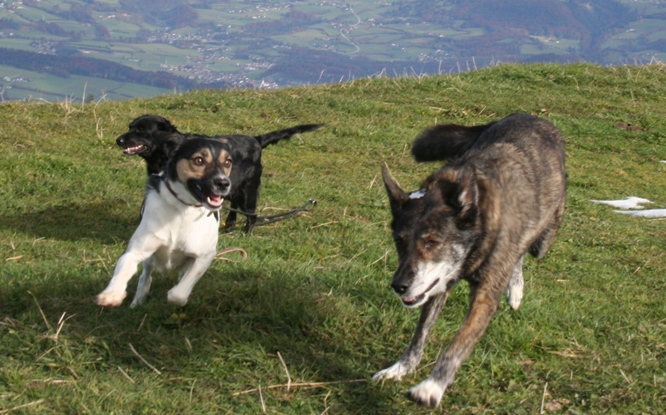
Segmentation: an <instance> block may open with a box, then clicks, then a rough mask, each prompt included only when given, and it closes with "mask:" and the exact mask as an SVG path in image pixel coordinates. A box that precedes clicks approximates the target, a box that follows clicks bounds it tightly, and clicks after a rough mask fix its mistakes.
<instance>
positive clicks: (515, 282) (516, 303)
mask: <svg viewBox="0 0 666 415" xmlns="http://www.w3.org/2000/svg"><path fill="white" fill-rule="evenodd" d="M523 258H524V256H523V257H521V258H520V260H518V263H517V264H516V265H515V266H514V268H513V273H512V274H511V279H510V280H509V285H508V286H507V287H506V299H507V301H508V303H509V305H510V306H511V308H512V309H514V310H518V308H519V307H520V303H521V302H522V300H523V290H524V288H525V281H524V280H523Z"/></svg>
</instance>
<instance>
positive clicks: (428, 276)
mask: <svg viewBox="0 0 666 415" xmlns="http://www.w3.org/2000/svg"><path fill="white" fill-rule="evenodd" d="M461 265H462V264H461V263H459V262H450V261H442V262H433V261H424V262H420V263H419V264H417V266H416V273H415V275H414V282H413V283H412V284H411V285H410V287H409V290H408V291H407V292H406V293H405V294H403V295H400V297H401V298H403V299H404V298H411V297H416V296H419V295H421V294H424V293H425V296H424V297H423V299H422V300H421V301H419V302H418V303H416V304H413V305H410V306H409V307H410V308H414V307H419V306H421V305H423V303H425V302H426V301H427V300H428V298H430V297H431V296H433V295H434V294H440V293H443V292H444V291H446V287H447V285H448V283H449V281H451V280H452V279H454V278H456V276H457V274H458V272H459V271H460V267H461ZM437 279H439V282H437V285H435V286H434V287H432V288H431V289H430V290H429V291H428V292H427V293H426V290H428V288H430V286H431V285H432V284H433V283H434V282H435V281H436V280H437Z"/></svg>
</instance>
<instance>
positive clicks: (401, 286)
mask: <svg viewBox="0 0 666 415" xmlns="http://www.w3.org/2000/svg"><path fill="white" fill-rule="evenodd" d="M391 287H392V288H393V291H395V292H396V293H397V294H404V293H406V292H407V289H408V288H409V285H407V284H405V283H403V282H402V281H398V282H396V281H393V283H392V284H391Z"/></svg>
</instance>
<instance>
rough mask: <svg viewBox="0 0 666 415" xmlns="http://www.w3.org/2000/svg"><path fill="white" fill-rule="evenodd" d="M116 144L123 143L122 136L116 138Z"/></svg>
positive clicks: (120, 144)
mask: <svg viewBox="0 0 666 415" xmlns="http://www.w3.org/2000/svg"><path fill="white" fill-rule="evenodd" d="M116 144H118V145H119V146H122V145H123V144H125V139H124V138H123V137H118V138H116Z"/></svg>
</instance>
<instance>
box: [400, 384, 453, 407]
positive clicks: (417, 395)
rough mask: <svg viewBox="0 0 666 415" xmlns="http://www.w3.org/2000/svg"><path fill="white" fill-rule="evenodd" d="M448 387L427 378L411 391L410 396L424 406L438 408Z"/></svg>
mask: <svg viewBox="0 0 666 415" xmlns="http://www.w3.org/2000/svg"><path fill="white" fill-rule="evenodd" d="M445 391H446V387H445V386H443V385H442V384H441V383H439V382H437V381H436V380H433V379H431V378H427V379H426V380H424V381H423V382H421V383H419V384H418V385H416V386H414V387H413V388H411V389H410V390H409V396H410V397H411V398H412V399H413V400H414V401H416V402H418V403H420V404H422V405H428V406H438V405H439V402H440V401H441V400H442V396H444V392H445Z"/></svg>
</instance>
